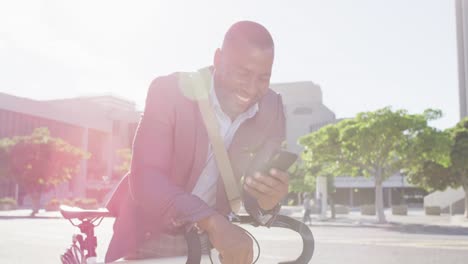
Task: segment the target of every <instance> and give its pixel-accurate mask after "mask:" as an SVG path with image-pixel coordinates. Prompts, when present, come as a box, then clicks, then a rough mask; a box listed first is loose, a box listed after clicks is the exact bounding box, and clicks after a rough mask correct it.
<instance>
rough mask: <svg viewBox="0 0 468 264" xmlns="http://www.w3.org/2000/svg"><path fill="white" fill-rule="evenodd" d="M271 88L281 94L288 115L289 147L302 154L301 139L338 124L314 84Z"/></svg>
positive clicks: (307, 83) (298, 83) (279, 85)
mask: <svg viewBox="0 0 468 264" xmlns="http://www.w3.org/2000/svg"><path fill="white" fill-rule="evenodd" d="M271 88H272V89H273V90H275V91H276V92H278V93H279V94H281V96H282V98H283V104H284V109H285V115H286V122H287V124H286V127H287V128H286V137H287V139H286V140H287V146H288V149H289V150H290V151H293V152H296V153H300V152H301V151H302V147H301V146H300V145H298V144H297V140H298V138H299V137H301V136H303V135H306V134H308V133H310V132H312V131H315V130H317V129H319V128H320V127H322V126H324V125H326V124H330V123H334V122H336V117H335V113H333V112H332V111H331V110H330V109H329V108H328V107H327V106H325V105H324V104H323V101H322V90H321V89H320V86H318V85H317V84H314V83H313V82H291V83H275V84H272V85H271Z"/></svg>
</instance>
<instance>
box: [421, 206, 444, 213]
mask: <svg viewBox="0 0 468 264" xmlns="http://www.w3.org/2000/svg"><path fill="white" fill-rule="evenodd" d="M424 211H425V212H426V215H440V213H441V209H440V206H425V207H424Z"/></svg>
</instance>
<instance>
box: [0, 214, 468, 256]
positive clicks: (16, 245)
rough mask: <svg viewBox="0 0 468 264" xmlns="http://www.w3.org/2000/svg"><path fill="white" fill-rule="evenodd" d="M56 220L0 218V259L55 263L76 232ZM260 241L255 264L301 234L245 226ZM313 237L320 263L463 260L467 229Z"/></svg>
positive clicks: (102, 233) (102, 232)
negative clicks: (258, 257) (258, 254)
mask: <svg viewBox="0 0 468 264" xmlns="http://www.w3.org/2000/svg"><path fill="white" fill-rule="evenodd" d="M112 222H113V219H104V221H103V222H102V224H101V226H100V227H99V228H97V229H96V234H97V236H98V239H99V241H98V243H99V246H98V250H97V252H98V255H99V256H100V257H101V258H102V257H103V256H104V253H105V250H106V247H107V244H108V242H109V239H110V235H111V230H112ZM75 229H76V228H75V227H73V226H71V225H70V224H69V223H68V221H66V220H64V219H59V218H39V219H31V218H27V217H5V216H4V217H0V235H1V239H0V263H5V264H10V263H11V264H16V263H28V264H29V263H59V262H60V261H59V255H60V254H61V253H62V252H63V251H64V249H65V248H66V247H67V246H68V245H69V244H70V242H71V234H72V233H74V232H75V231H77V229H76V230H75ZM247 229H248V230H250V231H251V232H252V233H253V234H254V236H255V237H257V239H258V240H259V242H260V246H261V259H260V261H259V262H258V263H275V262H278V261H280V260H291V259H293V258H294V257H296V256H297V255H298V254H299V253H300V251H301V249H302V244H301V242H300V239H299V236H298V235H297V234H295V233H293V232H290V231H288V230H282V229H277V228H275V229H267V228H252V227H247ZM311 229H312V231H313V233H314V237H315V240H316V247H315V254H314V257H313V259H312V262H311V263H323V264H332V263H333V264H338V263H346V264H367V263H369V264H370V263H380V264H404V263H411V264H418V263H421V264H423V263H424V264H431V263H434V264H436V263H437V264H439V263H451V264H466V263H468V228H463V227H437V226H428V227H425V226H422V225H405V226H384V227H363V226H352V227H351V226H329V225H324V224H322V225H321V224H319V223H314V224H313V225H312V226H311Z"/></svg>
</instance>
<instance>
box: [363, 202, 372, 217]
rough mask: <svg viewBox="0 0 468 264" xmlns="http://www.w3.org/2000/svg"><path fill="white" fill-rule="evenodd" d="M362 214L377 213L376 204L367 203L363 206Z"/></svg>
mask: <svg viewBox="0 0 468 264" xmlns="http://www.w3.org/2000/svg"><path fill="white" fill-rule="evenodd" d="M361 214H362V215H375V206H374V205H373V204H365V205H362V206H361Z"/></svg>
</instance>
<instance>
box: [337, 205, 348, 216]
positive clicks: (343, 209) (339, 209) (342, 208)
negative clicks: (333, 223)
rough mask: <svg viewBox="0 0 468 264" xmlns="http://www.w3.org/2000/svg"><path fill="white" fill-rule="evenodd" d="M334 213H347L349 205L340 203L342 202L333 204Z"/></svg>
mask: <svg viewBox="0 0 468 264" xmlns="http://www.w3.org/2000/svg"><path fill="white" fill-rule="evenodd" d="M335 213H336V214H349V207H347V206H345V205H342V204H337V205H335Z"/></svg>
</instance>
